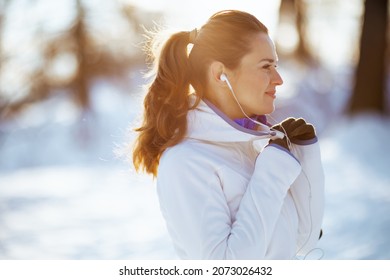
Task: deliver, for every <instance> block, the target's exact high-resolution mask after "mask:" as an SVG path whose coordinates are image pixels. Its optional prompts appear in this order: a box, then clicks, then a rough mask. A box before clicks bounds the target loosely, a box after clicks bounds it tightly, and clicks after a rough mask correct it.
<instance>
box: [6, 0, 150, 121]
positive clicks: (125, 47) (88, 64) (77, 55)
mask: <svg viewBox="0 0 390 280" xmlns="http://www.w3.org/2000/svg"><path fill="white" fill-rule="evenodd" d="M0 1H1V0H0ZM74 1H75V4H76V5H74V7H75V9H76V12H75V18H74V20H73V22H72V24H71V26H69V28H67V29H66V30H64V31H62V32H58V33H56V34H54V35H53V34H50V35H49V34H45V33H44V32H43V33H42V31H36V32H37V35H36V36H35V37H36V38H42V39H41V41H42V44H41V47H40V49H39V50H38V51H40V52H41V54H40V57H41V58H42V60H43V63H42V64H41V65H40V67H38V68H36V69H35V70H34V71H32V72H31V73H29V76H28V77H24V80H26V81H28V84H27V85H26V87H27V88H28V92H27V94H26V95H25V96H24V97H23V98H19V99H17V100H12V101H10V100H1V99H0V111H1V114H0V119H1V118H6V117H9V116H11V115H13V114H17V113H18V112H19V111H21V110H22V109H23V108H25V107H26V106H27V105H28V104H31V103H34V102H38V101H41V100H43V99H45V98H47V97H49V96H51V95H52V94H55V93H56V92H58V90H61V91H62V92H64V91H65V92H67V93H69V94H70V95H71V97H72V98H73V100H74V102H75V103H76V104H77V105H79V107H80V109H81V110H88V109H89V107H90V87H91V84H92V83H93V82H94V81H95V80H97V79H112V80H115V81H116V82H118V81H119V80H120V81H126V80H127V79H128V73H129V71H130V69H131V68H132V67H133V66H135V65H139V64H141V63H143V62H144V59H143V54H142V52H141V49H140V48H137V47H136V44H137V43H136V42H137V41H141V38H142V36H141V34H140V33H139V32H138V31H139V29H138V28H139V26H141V23H142V22H139V20H140V18H141V17H138V16H137V15H139V14H141V15H142V14H143V13H142V12H139V10H138V9H137V8H136V7H133V6H131V7H130V6H126V9H127V11H128V12H127V13H124V12H123V9H124V7H123V6H122V5H118V6H117V10H116V12H117V16H118V17H122V18H123V20H124V21H125V22H128V23H129V25H128V29H127V31H124V34H123V36H121V37H120V38H119V39H117V41H115V42H112V41H111V39H110V36H109V35H110V34H104V31H97V30H96V28H95V29H94V28H91V26H90V25H91V21H90V20H88V19H89V18H88V17H89V16H90V14H92V13H90V10H89V9H91V7H89V8H87V6H86V5H85V3H84V2H83V1H82V0H74ZM129 11H131V12H129ZM137 11H138V13H137ZM92 12H93V11H92ZM145 18H147V17H144V18H142V19H145ZM148 19H149V20H150V18H148ZM113 24H114V23H113ZM123 30H125V29H123ZM99 32H100V33H99ZM64 56H67V57H70V58H71V59H72V60H73V61H75V67H74V71H73V72H74V73H70V74H69V75H67V76H66V77H58V76H55V75H53V73H52V72H51V71H52V69H53V67H51V66H52V65H53V64H55V63H56V62H57V61H58V60H59V58H61V57H64Z"/></svg>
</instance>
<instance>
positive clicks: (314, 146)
mask: <svg viewBox="0 0 390 280" xmlns="http://www.w3.org/2000/svg"><path fill="white" fill-rule="evenodd" d="M187 118H188V133H187V136H186V138H185V139H184V141H182V142H181V143H179V144H178V145H176V146H174V147H171V148H169V149H167V150H166V151H165V152H164V153H163V155H162V157H161V159H160V165H159V169H158V175H157V192H158V197H159V201H160V207H161V211H162V214H163V217H164V218H165V220H166V224H167V229H168V232H169V234H170V236H171V238H172V240H173V244H174V246H175V249H176V251H177V253H178V255H179V257H180V258H182V259H292V258H294V257H295V256H296V255H297V254H306V253H308V252H309V251H310V250H311V249H313V248H314V246H315V244H316V242H317V240H318V238H319V233H320V229H321V223H322V216H323V208H324V199H323V198H324V195H323V193H324V176H323V171H322V165H321V159H320V151H319V145H318V143H317V139H313V140H312V141H306V142H305V143H299V145H298V144H293V147H292V153H290V152H289V151H287V150H285V149H284V148H281V147H280V146H277V145H275V146H273V145H268V146H266V145H267V144H268V141H269V139H270V133H269V131H268V132H267V131H252V130H248V129H245V128H243V127H241V126H239V125H238V124H236V123H235V122H234V121H232V120H230V119H228V118H227V117H226V116H225V115H224V114H223V113H222V112H220V111H219V110H218V109H217V108H215V107H214V106H212V104H208V103H207V104H206V103H205V102H203V101H201V103H200V104H199V106H198V107H197V109H195V110H191V111H190V112H189V113H188V117H187ZM265 146H266V147H265ZM264 147H265V148H264ZM259 151H260V153H259Z"/></svg>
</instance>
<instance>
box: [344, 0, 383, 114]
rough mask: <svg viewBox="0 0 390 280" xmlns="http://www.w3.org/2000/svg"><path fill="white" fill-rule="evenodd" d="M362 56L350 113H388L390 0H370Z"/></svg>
mask: <svg viewBox="0 0 390 280" xmlns="http://www.w3.org/2000/svg"><path fill="white" fill-rule="evenodd" d="M364 7H365V8H364V18H363V27H362V33H361V40H360V55H359V62H358V65H357V70H356V73H355V84H354V89H353V95H352V98H351V101H350V107H349V113H350V114H355V113H360V112H364V111H375V112H379V113H380V114H385V111H386V108H385V92H386V70H387V69H386V68H387V59H386V49H387V35H388V34H387V27H388V0H366V1H365V5H364Z"/></svg>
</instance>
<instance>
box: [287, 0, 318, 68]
mask: <svg viewBox="0 0 390 280" xmlns="http://www.w3.org/2000/svg"><path fill="white" fill-rule="evenodd" d="M279 24H289V25H292V26H293V27H294V29H295V31H296V32H297V35H298V42H297V46H296V47H295V49H294V50H293V51H292V52H291V53H285V54H284V55H289V56H293V57H296V58H298V59H299V60H302V61H305V62H309V63H310V62H313V61H314V58H313V56H312V54H311V51H310V47H309V43H308V38H307V31H306V28H307V7H306V3H305V1H303V0H282V1H281V3H280V8H279ZM280 50H281V51H282V50H283V49H282V48H281V49H280ZM282 54H283V53H282Z"/></svg>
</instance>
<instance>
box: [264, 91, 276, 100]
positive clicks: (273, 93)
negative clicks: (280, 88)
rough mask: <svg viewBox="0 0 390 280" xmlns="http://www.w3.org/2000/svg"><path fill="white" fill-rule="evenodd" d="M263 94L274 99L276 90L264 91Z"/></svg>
mask: <svg viewBox="0 0 390 280" xmlns="http://www.w3.org/2000/svg"><path fill="white" fill-rule="evenodd" d="M265 94H266V95H268V96H270V97H272V98H274V99H275V98H276V90H270V91H266V92H265Z"/></svg>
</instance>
